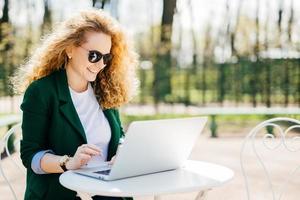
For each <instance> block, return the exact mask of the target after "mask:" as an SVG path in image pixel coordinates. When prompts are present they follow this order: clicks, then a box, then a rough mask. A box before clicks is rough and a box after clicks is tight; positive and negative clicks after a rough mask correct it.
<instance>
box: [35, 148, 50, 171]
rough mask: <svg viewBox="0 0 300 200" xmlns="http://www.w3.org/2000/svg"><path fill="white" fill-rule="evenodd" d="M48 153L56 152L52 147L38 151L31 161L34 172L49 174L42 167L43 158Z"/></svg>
mask: <svg viewBox="0 0 300 200" xmlns="http://www.w3.org/2000/svg"><path fill="white" fill-rule="evenodd" d="M46 153H53V154H54V152H53V151H52V150H50V149H48V150H44V151H39V152H37V153H36V154H35V155H34V156H33V158H32V161H31V169H32V170H33V172H34V173H36V174H47V172H45V171H43V170H42V168H41V159H42V157H43V156H44V155H45V154H46Z"/></svg>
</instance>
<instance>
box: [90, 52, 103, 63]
mask: <svg viewBox="0 0 300 200" xmlns="http://www.w3.org/2000/svg"><path fill="white" fill-rule="evenodd" d="M101 58H102V54H101V53H100V52H97V51H90V52H89V58H88V59H89V61H90V62H91V63H96V62H98V61H99V60H101Z"/></svg>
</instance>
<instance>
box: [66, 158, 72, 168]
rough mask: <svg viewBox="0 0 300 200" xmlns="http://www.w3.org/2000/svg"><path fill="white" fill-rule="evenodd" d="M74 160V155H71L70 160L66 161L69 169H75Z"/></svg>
mask: <svg viewBox="0 0 300 200" xmlns="http://www.w3.org/2000/svg"><path fill="white" fill-rule="evenodd" d="M72 161H73V157H70V159H69V160H68V162H66V169H67V170H73V166H72Z"/></svg>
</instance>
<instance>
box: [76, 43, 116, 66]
mask: <svg viewBox="0 0 300 200" xmlns="http://www.w3.org/2000/svg"><path fill="white" fill-rule="evenodd" d="M80 47H81V48H83V49H84V50H86V51H88V52H89V55H88V60H89V62H90V63H96V62H99V61H100V60H101V59H102V58H103V64H104V65H107V64H109V63H110V61H111V60H112V55H111V54H110V53H108V54H102V53H101V52H99V51H97V50H88V49H86V48H84V47H82V46H80Z"/></svg>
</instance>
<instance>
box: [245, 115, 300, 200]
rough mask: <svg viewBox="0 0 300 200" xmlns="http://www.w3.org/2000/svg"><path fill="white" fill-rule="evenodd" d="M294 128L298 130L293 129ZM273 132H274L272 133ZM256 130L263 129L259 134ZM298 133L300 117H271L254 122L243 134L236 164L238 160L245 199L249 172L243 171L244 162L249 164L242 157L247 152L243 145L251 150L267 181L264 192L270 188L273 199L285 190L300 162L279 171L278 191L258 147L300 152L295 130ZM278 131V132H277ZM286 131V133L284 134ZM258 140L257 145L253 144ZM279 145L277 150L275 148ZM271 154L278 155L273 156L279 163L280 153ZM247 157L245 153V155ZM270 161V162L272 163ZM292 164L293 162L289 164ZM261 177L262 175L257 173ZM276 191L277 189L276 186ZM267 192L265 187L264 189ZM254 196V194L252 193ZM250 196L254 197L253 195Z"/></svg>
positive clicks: (278, 199) (276, 198) (248, 193)
mask: <svg viewBox="0 0 300 200" xmlns="http://www.w3.org/2000/svg"><path fill="white" fill-rule="evenodd" d="M297 131H298V132H297ZM275 132H276V134H275ZM259 133H263V137H258V134H259ZM299 133H300V121H299V120H296V119H292V118H284V117H280V118H272V119H269V120H266V121H263V122H261V123H259V124H258V125H257V126H255V127H254V128H253V129H252V130H251V131H250V133H249V134H248V135H247V137H246V138H245V140H244V142H243V144H242V148H241V152H240V164H241V170H242V174H243V178H244V181H245V186H246V192H247V199H250V197H251V195H252V194H250V185H249V178H250V176H248V175H247V173H246V169H245V167H246V163H247V164H251V163H249V162H247V160H246V159H245V158H246V157H247V156H246V155H245V154H246V149H248V148H246V146H247V147H250V149H251V150H252V151H253V154H254V157H255V159H254V160H255V161H257V163H258V165H259V166H260V167H261V168H262V173H263V174H264V176H265V180H266V181H267V183H266V184H267V187H268V190H269V191H268V192H270V194H271V196H272V199H273V200H280V199H282V197H283V195H284V193H285V192H286V189H287V186H288V185H289V184H290V181H291V180H292V179H293V176H294V175H295V174H296V172H298V170H299V168H300V165H298V164H297V165H298V166H296V167H295V168H293V169H292V170H291V171H289V173H288V174H281V175H284V176H285V177H284V179H285V180H283V181H282V182H280V184H279V191H278V193H277V192H275V187H274V185H273V183H272V179H271V173H270V172H269V171H270V169H269V168H268V167H267V165H266V160H267V159H264V158H265V157H263V153H262V152H261V151H262V150H267V151H269V152H271V151H272V152H274V151H282V149H284V151H286V152H287V153H292V152H293V153H295V152H300V137H299V136H297V134H299ZM277 134H278V135H277ZM287 134H289V136H288V135H287ZM297 141H299V143H298V144H297V145H298V146H297V147H295V144H296V142H297ZM258 142H261V143H260V146H259V145H258V144H257V143H258ZM258 146H259V147H261V148H260V149H259V148H258ZM278 149H279V150H278ZM274 157H278V158H277V159H276V160H277V161H279V163H280V157H279V155H277V154H275V155H274ZM248 158H249V157H248ZM295 160H299V157H295ZM272 165H274V163H272ZM280 165H283V167H285V168H286V167H290V166H284V165H286V163H280ZM293 167H294V166H293ZM259 178H264V177H259ZM276 191H277V190H276ZM266 192H267V191H266ZM254 196H255V194H254ZM253 199H257V198H256V197H254V198H253Z"/></svg>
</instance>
